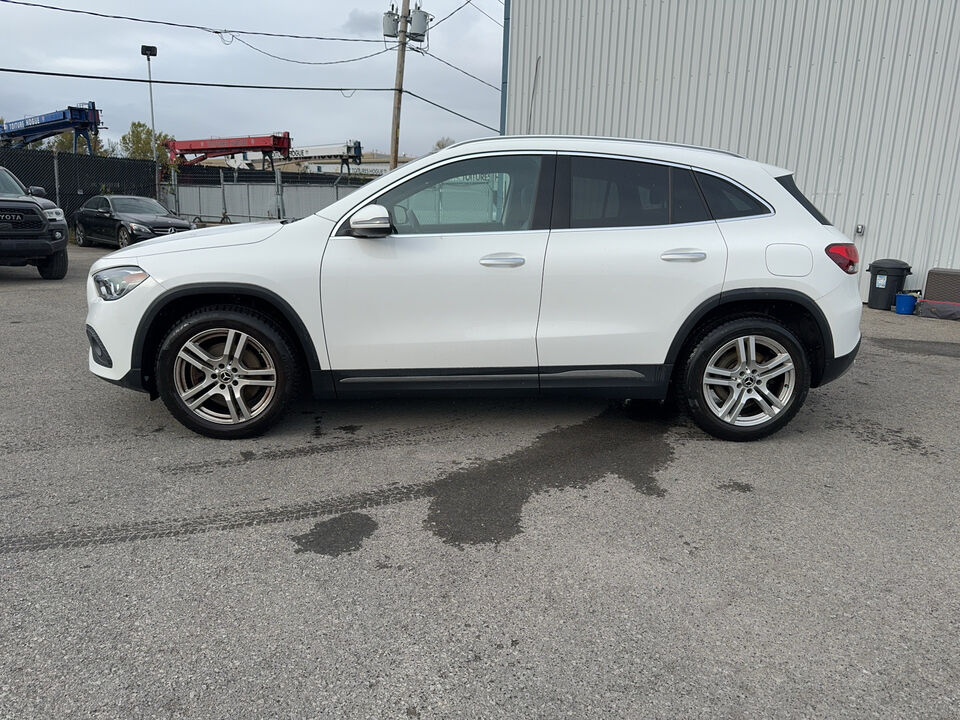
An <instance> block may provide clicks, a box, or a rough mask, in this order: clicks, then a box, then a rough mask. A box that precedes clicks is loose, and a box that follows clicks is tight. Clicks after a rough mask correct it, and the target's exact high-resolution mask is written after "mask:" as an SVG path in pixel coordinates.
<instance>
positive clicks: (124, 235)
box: [117, 225, 133, 248]
mask: <svg viewBox="0 0 960 720" xmlns="http://www.w3.org/2000/svg"><path fill="white" fill-rule="evenodd" d="M132 242H133V236H132V235H131V234H130V231H129V230H127V229H126V228H125V227H123V226H122V225H121V226H120V229H119V230H117V245H118V246H119V247H122V248H125V247H128V246H129V245H130V243H132Z"/></svg>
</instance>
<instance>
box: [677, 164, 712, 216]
mask: <svg viewBox="0 0 960 720" xmlns="http://www.w3.org/2000/svg"><path fill="white" fill-rule="evenodd" d="M670 182H671V193H670V199H671V205H670V207H671V210H672V215H671V217H670V222H672V223H693V222H704V221H705V220H711V219H712V218H711V217H710V211H709V210H707V206H706V205H704V203H703V196H702V195H701V194H700V190H699V189H697V181H696V180H694V179H693V171H691V170H686V169H684V168H670Z"/></svg>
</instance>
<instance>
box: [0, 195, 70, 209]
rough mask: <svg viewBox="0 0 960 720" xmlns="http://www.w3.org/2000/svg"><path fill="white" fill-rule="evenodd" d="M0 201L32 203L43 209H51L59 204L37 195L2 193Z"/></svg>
mask: <svg viewBox="0 0 960 720" xmlns="http://www.w3.org/2000/svg"><path fill="white" fill-rule="evenodd" d="M0 202H16V203H30V204H31V205H36V206H37V207H39V208H40V209H41V210H50V209H51V208H55V207H56V206H57V204H56V203H55V202H53V201H52V200H47V199H46V198H42V197H39V196H37V195H0Z"/></svg>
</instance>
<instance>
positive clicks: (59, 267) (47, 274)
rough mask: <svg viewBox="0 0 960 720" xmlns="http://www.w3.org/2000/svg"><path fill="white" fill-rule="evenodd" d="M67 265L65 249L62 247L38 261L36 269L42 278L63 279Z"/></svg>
mask: <svg viewBox="0 0 960 720" xmlns="http://www.w3.org/2000/svg"><path fill="white" fill-rule="evenodd" d="M68 266H69V261H68V259H67V250H66V248H64V249H63V250H57V251H56V252H55V253H54V254H53V255H50V256H49V257H45V258H44V259H43V260H41V261H40V262H38V263H37V270H38V271H39V272H40V277H42V278H43V279H44V280H63V278H65V277H66V276H67V267H68Z"/></svg>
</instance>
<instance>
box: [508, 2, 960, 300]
mask: <svg viewBox="0 0 960 720" xmlns="http://www.w3.org/2000/svg"><path fill="white" fill-rule="evenodd" d="M957 12H958V10H957V7H956V6H955V4H954V3H953V2H934V1H932V0H931V1H929V2H916V3H902V2H899V1H898V0H755V2H750V3H747V2H742V1H741V0H716V1H715V2H708V1H706V0H642V1H639V0H638V1H637V2H629V1H628V0H597V1H596V2H594V3H583V2H582V0H580V1H577V2H574V0H550V1H549V2H548V1H547V0H513V3H512V15H513V20H512V23H513V27H512V29H511V36H510V38H509V44H510V48H509V58H510V60H509V67H508V88H507V132H508V133H523V132H526V131H527V118H528V117H529V118H530V125H529V131H530V132H534V133H551V132H553V133H580V134H594V135H596V134H601V135H603V134H607V135H621V136H628V137H645V138H649V139H656V140H668V141H675V142H688V143H695V144H703V145H709V146H713V147H721V148H724V149H730V150H733V151H735V152H739V153H742V154H744V155H747V156H748V157H751V158H754V159H757V160H761V161H764V162H769V163H771V164H774V165H780V166H784V167H790V168H793V169H794V170H795V171H796V173H797V178H798V183H799V184H800V186H801V187H802V188H803V190H804V192H805V193H806V194H807V195H808V196H810V198H811V199H812V200H813V201H814V202H815V203H816V204H817V205H818V206H820V207H821V208H822V209H823V210H824V212H825V213H826V214H827V216H828V217H830V218H831V220H833V222H834V223H835V225H836V226H837V227H838V228H839V229H841V230H842V231H844V232H846V233H847V234H848V235H852V233H853V230H854V227H855V225H856V224H857V223H864V224H865V225H866V227H867V232H866V235H865V236H864V237H862V238H857V239H856V240H857V243H858V245H859V246H860V249H861V255H862V257H863V259H864V263H863V265H864V267H866V265H867V264H868V263H869V262H870V261H871V260H873V259H876V258H879V257H885V256H892V257H900V258H902V259H904V260H907V261H908V262H910V263H911V264H912V265H913V266H914V273H915V277H914V278H912V285H911V286H918V285H919V284H920V282H921V281H922V280H923V278H924V277H925V275H926V271H927V269H929V268H930V267H932V266H936V265H943V266H952V267H958V266H960V182H958V178H957V173H956V167H955V164H956V162H955V161H956V158H957V157H958V153H960V134H958V133H957V132H956V128H957V127H960V23H958V22H957ZM537 55H542V57H543V60H542V65H541V75H540V79H539V82H538V88H537V93H536V97H532V98H531V92H532V90H533V87H532V84H533V71H534V67H535V65H536V58H537ZM948 86H949V87H948ZM531 103H532V106H531ZM531 110H532V112H531ZM862 288H863V289H864V290H865V289H866V281H865V280H864V282H863V284H862Z"/></svg>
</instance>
